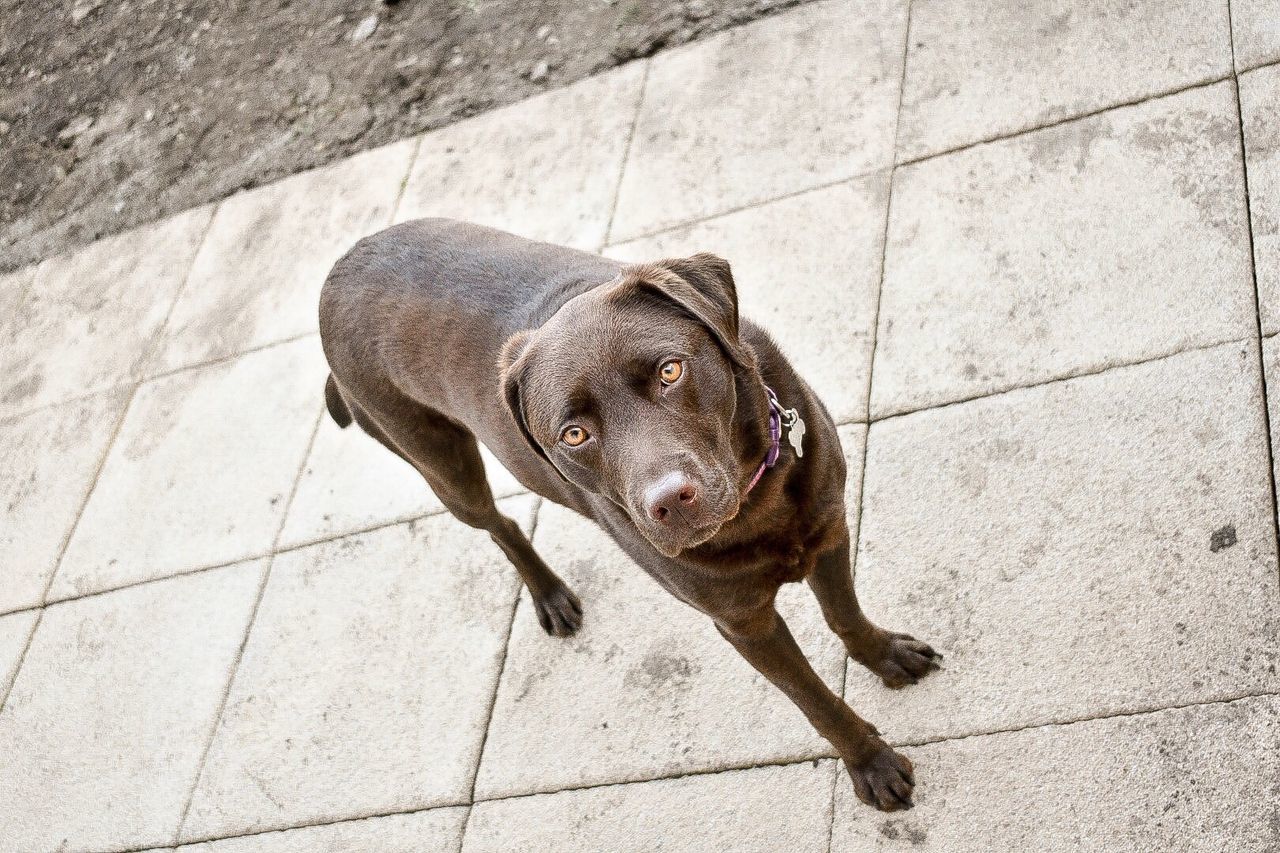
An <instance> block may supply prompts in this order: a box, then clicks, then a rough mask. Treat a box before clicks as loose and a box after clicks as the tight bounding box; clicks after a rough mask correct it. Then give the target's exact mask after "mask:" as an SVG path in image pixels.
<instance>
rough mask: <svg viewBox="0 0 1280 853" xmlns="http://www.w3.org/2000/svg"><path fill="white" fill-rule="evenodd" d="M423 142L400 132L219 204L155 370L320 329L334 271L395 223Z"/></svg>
mask: <svg viewBox="0 0 1280 853" xmlns="http://www.w3.org/2000/svg"><path fill="white" fill-rule="evenodd" d="M415 148H416V145H415V143H414V142H413V141H405V142H399V143H396V144H395V145H389V146H387V147H385V148H378V149H375V150H373V151H368V152H365V153H364V154H360V155H359V156H356V157H352V158H351V159H350V160H347V161H344V162H342V163H339V164H337V165H334V166H330V167H328V168H326V169H319V170H316V171H314V172H304V173H303V174H301V175H296V176H295V177H292V178H289V179H288V180H285V181H281V182H280V183H277V184H271V185H270V186H266V187H262V188H261V189H256V190H252V191H250V192H246V193H240V194H238V195H234V196H232V197H231V198H229V199H227V200H226V201H223V202H222V203H221V204H219V205H218V208H217V212H216V213H215V214H214V217H213V222H212V223H211V224H210V226H209V233H208V235H207V236H206V237H205V239H204V243H203V244H202V245H201V247H200V253H199V254H198V255H197V256H196V259H195V263H194V265H193V266H192V267H191V276H190V280H189V281H188V282H187V286H186V287H185V288H184V289H183V291H182V294H181V295H180V296H179V297H178V300H177V302H176V304H175V305H174V306H173V311H172V312H171V313H170V315H169V321H168V323H167V324H166V326H165V332H164V341H163V343H162V344H161V346H160V352H159V353H158V355H157V357H156V363H155V365H154V366H153V368H152V373H153V374H154V373H156V372H160V371H168V370H176V369H178V368H180V367H186V366H187V365H191V364H199V363H202V362H206V361H212V360H214V359H217V358H223V357H226V356H230V355H235V354H236V353H239V352H243V351H244V350H246V349H251V348H253V347H260V346H263V345H265V344H270V343H275V342H277V341H281V340H284V339H286V338H292V337H297V336H298V335H302V334H306V333H307V332H314V331H315V330H316V326H317V311H316V304H317V303H318V302H319V299H320V287H321V285H323V284H324V279H325V276H326V275H328V274H329V269H330V267H332V266H333V264H334V262H335V261H337V260H338V258H340V257H342V255H343V254H345V253H346V251H347V250H348V249H350V248H351V246H352V244H353V243H355V242H356V240H359V239H360V238H361V237H364V236H366V235H368V234H372V233H373V232H375V231H378V230H380V229H382V228H385V227H386V226H387V225H389V224H391V214H392V211H393V209H394V208H395V203H396V199H397V198H399V196H400V188H401V187H402V186H403V185H404V179H405V176H406V175H407V174H408V172H409V162H410V160H411V159H412V157H413V152H414V149H415Z"/></svg>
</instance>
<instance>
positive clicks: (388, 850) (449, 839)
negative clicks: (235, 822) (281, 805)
mask: <svg viewBox="0 0 1280 853" xmlns="http://www.w3.org/2000/svg"><path fill="white" fill-rule="evenodd" d="M466 821H467V809H466V807H465V806H463V807H455V808H445V809H429V810H427V811H422V812H415V813H413V814H405V815H390V816H388V817H373V818H366V819H364V820H353V821H345V822H343V823H333V824H327V825H324V826H308V827H303V828H302V829H288V830H284V831H280V832H264V833H261V834H259V835H248V836H244V837H241V838H228V839H226V840H223V841H210V842H206V843H203V844H187V845H183V846H182V847H179V848H178V851H179V853H320V851H331V853H339V852H340V853H458V851H459V850H461V849H462V827H463V825H464V824H465V823H466Z"/></svg>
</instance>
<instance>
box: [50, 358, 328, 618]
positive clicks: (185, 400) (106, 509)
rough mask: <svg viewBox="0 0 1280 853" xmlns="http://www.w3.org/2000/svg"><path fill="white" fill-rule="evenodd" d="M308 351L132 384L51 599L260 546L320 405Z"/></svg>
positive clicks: (317, 362) (319, 376) (267, 539)
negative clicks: (138, 385) (129, 400)
mask: <svg viewBox="0 0 1280 853" xmlns="http://www.w3.org/2000/svg"><path fill="white" fill-rule="evenodd" d="M319 349H320V348H319V345H318V344H317V342H316V340H315V339H305V340H302V341H298V342H295V343H291V344H283V345H281V346H278V347H272V348H270V349H265V350H260V351H258V352H254V353H250V354H248V355H245V356H242V357H240V358H238V359H236V360H234V361H230V362H224V363H222V364H216V365H213V366H210V367H204V368H200V369H198V370H193V371H189V372H184V373H176V374H173V375H172V376H167V377H164V378H162V379H157V380H155V381H153V382H148V383H146V384H144V385H143V386H141V388H139V390H138V393H137V395H136V396H135V397H134V400H133V403H132V404H131V405H130V406H129V411H128V412H127V413H126V414H125V416H124V423H123V424H122V425H121V427H120V433H119V435H118V436H117V438H116V441H115V443H114V444H113V445H112V447H111V451H110V453H108V455H107V460H106V462H105V463H104V465H103V468H102V473H101V474H100V475H99V477H98V483H97V486H96V487H95V488H94V491H93V494H91V495H90V496H89V501H88V503H87V504H86V505H85V508H84V512H83V514H82V515H81V517H80V522H79V524H78V525H77V527H76V530H75V534H74V535H73V536H72V537H71V543H70V544H69V545H68V546H67V551H66V554H65V555H64V557H63V560H62V564H61V567H60V568H59V570H58V573H57V575H56V576H55V577H54V580H53V586H52V587H51V588H50V590H49V597H50V600H53V601H56V600H58V599H62V598H69V597H71V596H75V595H83V594H85V593H88V592H94V591H98V590H103V589H110V588H112V587H117V586H121V585H124V584H127V583H133V582H136V581H141V580H146V579H148V578H156V577H163V576H165V575H169V574H175V573H177V572H182V571H189V570H191V569H196V568H201V567H205V566H213V565H218V564H221V563H229V562H231V561H233V560H239V559H242V558H244V557H248V556H256V555H258V554H261V553H264V552H267V551H270V550H271V546H272V544H273V542H274V540H275V536H276V532H277V531H278V530H279V528H280V524H281V522H282V520H283V518H284V512H285V508H286V506H287V504H288V500H289V495H290V493H291V492H292V490H293V485H294V482H295V480H296V478H297V474H298V469H299V468H300V467H301V466H302V463H303V460H304V459H305V458H306V452H307V444H308V442H309V441H310V440H311V433H312V431H313V430H314V428H315V425H316V421H317V419H318V418H319V417H320V410H321V408H322V407H323V403H322V401H321V394H320V389H322V388H323V387H324V376H325V373H324V367H323V364H322V361H323V359H322V356H321V354H320V352H319Z"/></svg>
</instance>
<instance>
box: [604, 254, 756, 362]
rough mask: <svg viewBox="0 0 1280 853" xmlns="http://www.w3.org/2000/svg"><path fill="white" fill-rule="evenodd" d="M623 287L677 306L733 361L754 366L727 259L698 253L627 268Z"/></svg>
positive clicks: (736, 291)
mask: <svg viewBox="0 0 1280 853" xmlns="http://www.w3.org/2000/svg"><path fill="white" fill-rule="evenodd" d="M622 286H623V288H626V287H628V286H630V287H632V288H636V289H638V290H641V291H646V292H648V293H651V294H653V295H656V296H658V297H660V298H661V299H662V300H663V301H665V302H667V303H670V304H674V305H675V307H676V308H678V309H679V310H680V311H682V312H683V313H685V314H687V315H689V316H690V317H692V318H693V319H694V320H697V321H698V322H700V323H701V324H702V325H704V326H706V327H707V329H708V330H709V331H710V332H711V334H712V335H713V336H714V337H715V338H716V340H717V341H718V342H719V344H720V347H721V348H722V349H723V350H724V352H725V355H727V356H728V357H729V359H730V360H731V361H733V362H734V363H735V364H737V365H738V366H739V367H742V368H745V369H750V368H753V367H754V366H755V358H754V355H753V354H752V352H751V350H750V348H748V347H745V346H743V344H742V342H741V340H740V339H739V337H738V290H737V288H736V287H735V286H734V283H733V272H732V271H731V270H730V269H729V262H728V261H726V260H725V259H724V258H721V257H718V256H716V255H713V254H710V253H708V252H699V253H698V254H696V255H690V256H689V257H687V258H667V259H666V260H661V261H657V262H655V263H652V264H640V265H638V266H634V267H630V268H628V270H627V274H626V275H624V279H623V285H622Z"/></svg>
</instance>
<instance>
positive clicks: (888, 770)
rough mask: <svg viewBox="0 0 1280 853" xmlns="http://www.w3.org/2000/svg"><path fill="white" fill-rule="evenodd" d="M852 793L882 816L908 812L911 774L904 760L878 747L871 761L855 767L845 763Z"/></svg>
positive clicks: (911, 770)
mask: <svg viewBox="0 0 1280 853" xmlns="http://www.w3.org/2000/svg"><path fill="white" fill-rule="evenodd" d="M845 767H846V768H847V769H848V771H849V778H850V779H852V780H853V792H854V793H855V794H857V795H858V799H860V800H862V802H864V803H866V804H867V805H869V806H872V807H874V808H877V809H879V810H880V811H882V812H894V811H900V810H902V809H909V808H912V807H913V806H914V805H915V803H913V802H912V801H911V792H912V790H913V789H914V788H915V784H916V781H915V770H914V768H913V767H912V766H911V761H910V760H908V759H907V757H906V756H904V755H900V754H898V753H896V752H894V751H893V750H892V749H891V748H890V747H889V746H887V745H885V746H882V747H881V749H880V751H879V752H877V753H876V754H875V755H873V756H872V757H871V759H870V760H869V761H867V762H865V763H864V764H861V765H859V766H856V767H855V766H853V765H850V764H849V762H848V761H846V762H845Z"/></svg>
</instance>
